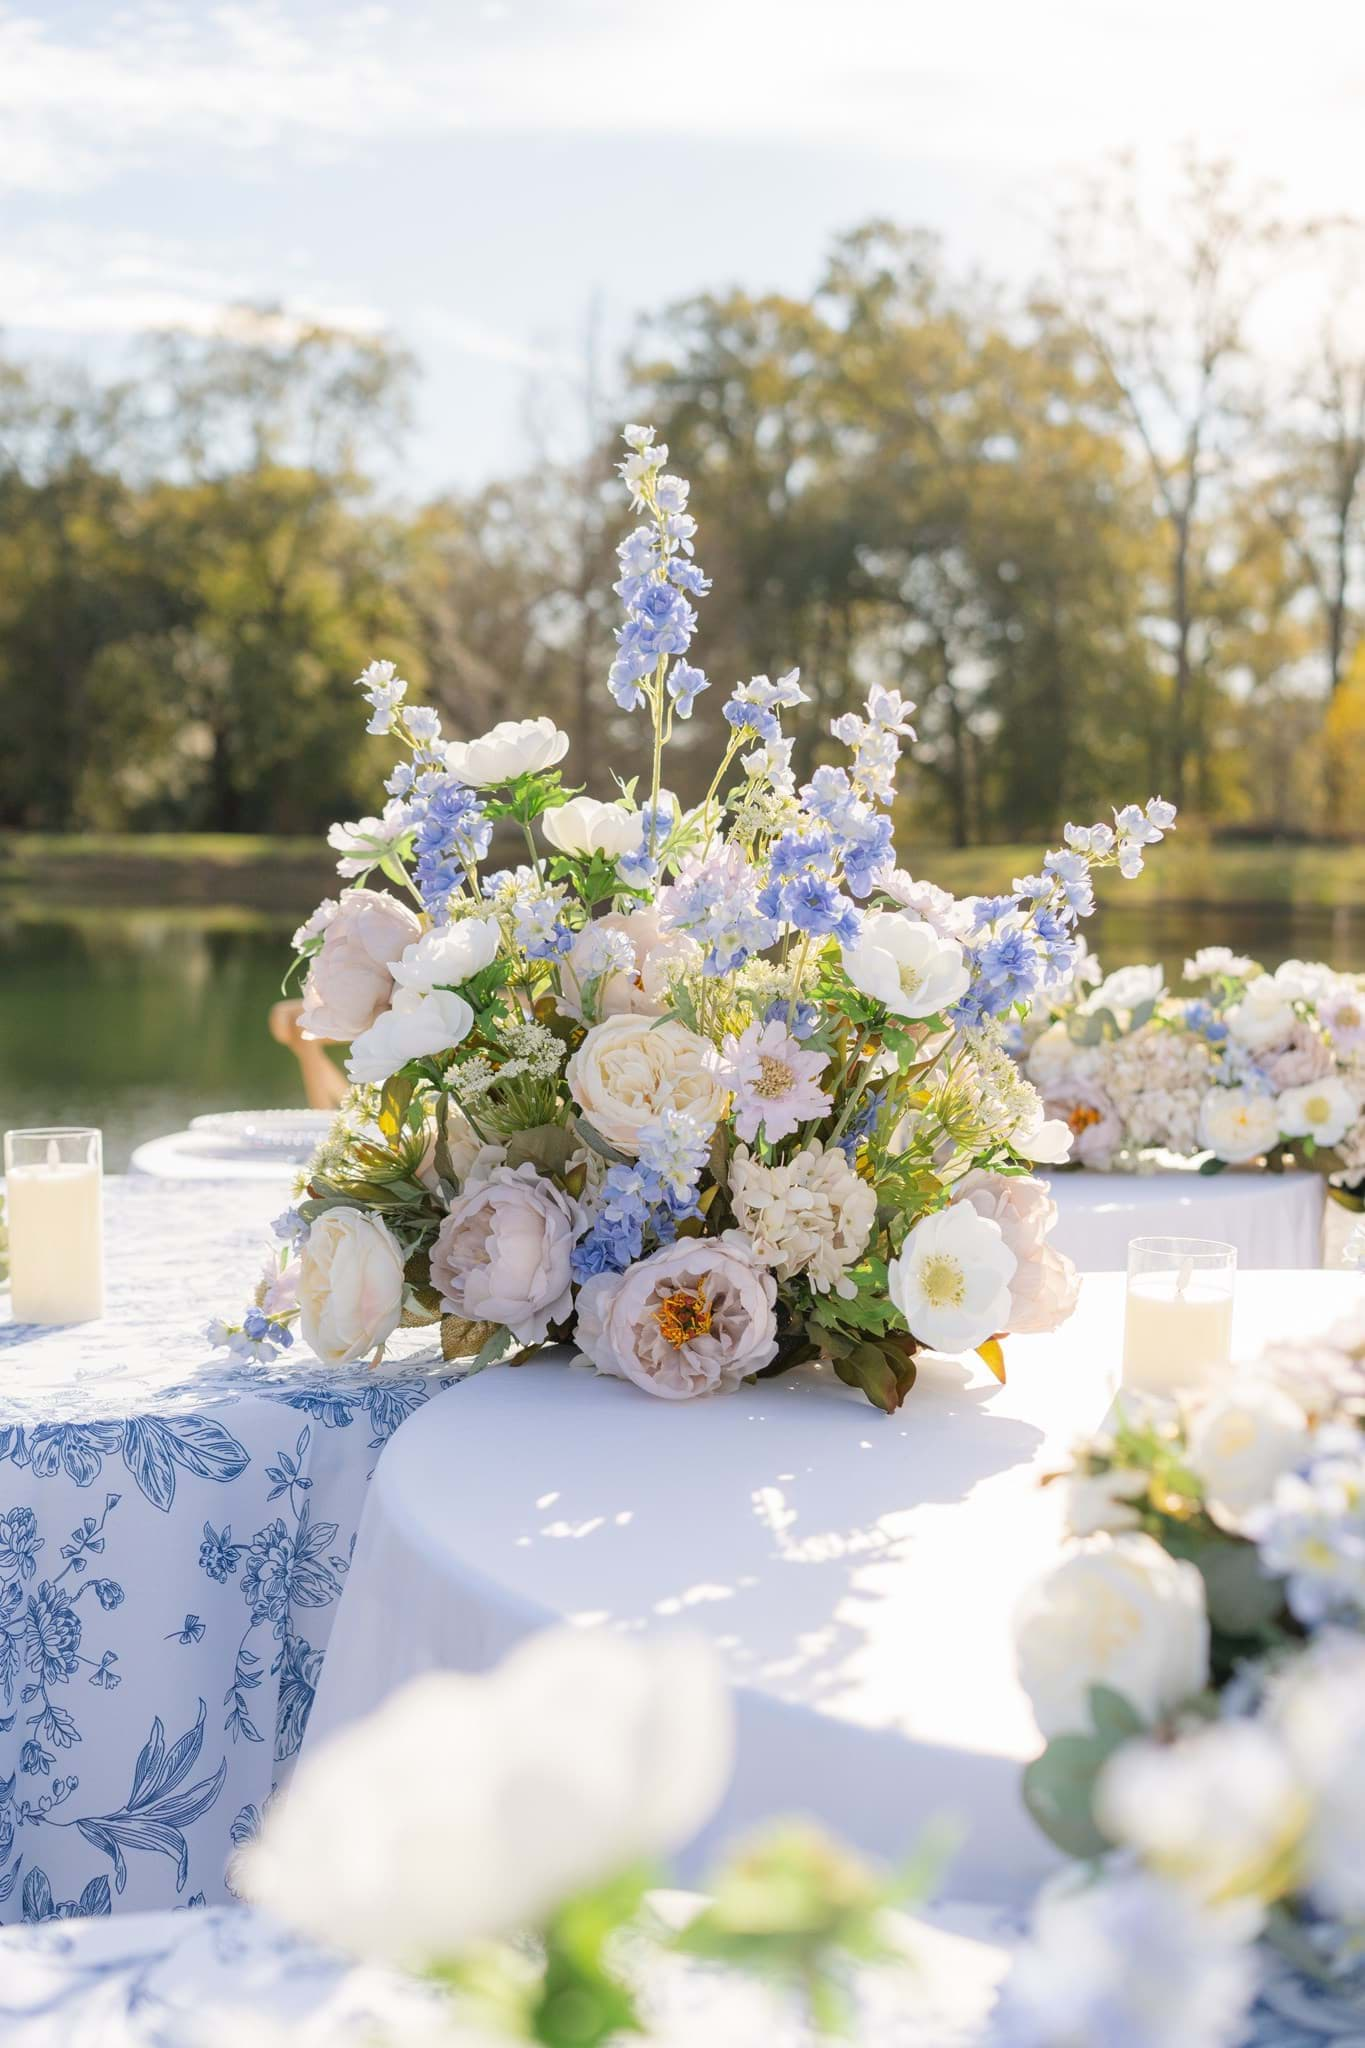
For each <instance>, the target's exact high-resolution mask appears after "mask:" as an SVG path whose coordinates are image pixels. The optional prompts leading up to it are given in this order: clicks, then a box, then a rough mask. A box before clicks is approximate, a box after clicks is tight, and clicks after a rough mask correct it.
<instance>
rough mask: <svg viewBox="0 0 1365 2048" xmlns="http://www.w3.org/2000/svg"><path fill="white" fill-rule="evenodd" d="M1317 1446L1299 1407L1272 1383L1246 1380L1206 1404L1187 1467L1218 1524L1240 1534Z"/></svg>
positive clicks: (1194, 1427) (1219, 1390)
mask: <svg viewBox="0 0 1365 2048" xmlns="http://www.w3.org/2000/svg"><path fill="white" fill-rule="evenodd" d="M1311 1441H1312V1430H1311V1429H1310V1427H1309V1423H1308V1417H1307V1416H1306V1415H1305V1414H1304V1412H1303V1409H1302V1408H1301V1407H1300V1406H1299V1404H1298V1402H1297V1401H1294V1400H1291V1399H1290V1397H1289V1395H1288V1394H1287V1393H1285V1392H1284V1391H1283V1389H1282V1388H1280V1387H1277V1386H1275V1385H1274V1383H1273V1382H1272V1381H1270V1380H1269V1379H1255V1378H1251V1377H1241V1376H1239V1377H1238V1378H1236V1379H1233V1380H1231V1381H1228V1382H1226V1383H1224V1384H1222V1385H1219V1386H1216V1387H1215V1388H1214V1390H1213V1392H1212V1393H1211V1394H1210V1395H1209V1396H1208V1397H1207V1399H1205V1400H1201V1401H1200V1403H1199V1405H1198V1407H1197V1409H1196V1410H1195V1412H1194V1415H1193V1417H1192V1419H1191V1421H1190V1424H1189V1428H1188V1431H1187V1435H1186V1451H1185V1462H1186V1464H1187V1465H1188V1466H1189V1468H1190V1470H1191V1471H1192V1472H1193V1473H1194V1475H1195V1477H1196V1478H1197V1479H1200V1480H1202V1482H1203V1485H1204V1489H1205V1498H1206V1503H1207V1506H1208V1509H1209V1512H1210V1514H1211V1515H1212V1516H1213V1519H1214V1520H1215V1521H1216V1522H1218V1523H1219V1524H1220V1525H1221V1526H1222V1527H1223V1528H1226V1529H1232V1530H1236V1529H1239V1528H1240V1526H1241V1518H1242V1516H1243V1515H1245V1514H1247V1513H1249V1511H1250V1510H1251V1509H1252V1508H1256V1507H1260V1506H1261V1505H1262V1503H1263V1502H1265V1501H1267V1500H1268V1499H1269V1498H1270V1495H1271V1494H1272V1493H1273V1492H1274V1490H1275V1482H1276V1480H1277V1479H1279V1477H1280V1475H1281V1473H1283V1472H1291V1471H1292V1470H1293V1469H1294V1467H1295V1466H1296V1465H1297V1464H1298V1463H1299V1462H1300V1460H1301V1458H1302V1457H1303V1455H1304V1453H1305V1451H1306V1450H1307V1449H1308V1446H1309V1444H1310V1442H1311Z"/></svg>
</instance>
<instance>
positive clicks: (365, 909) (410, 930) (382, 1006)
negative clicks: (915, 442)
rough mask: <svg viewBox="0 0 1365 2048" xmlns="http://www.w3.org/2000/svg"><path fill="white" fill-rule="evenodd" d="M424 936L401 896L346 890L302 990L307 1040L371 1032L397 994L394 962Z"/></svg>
mask: <svg viewBox="0 0 1365 2048" xmlns="http://www.w3.org/2000/svg"><path fill="white" fill-rule="evenodd" d="M324 907H325V906H324ZM310 924H311V920H310ZM309 929H310V927H309V925H305V926H304V927H303V930H304V932H308V931H309ZM421 932H422V927H421V925H420V924H419V923H418V921H417V919H416V918H415V917H414V916H413V913H412V912H411V911H410V910H409V909H408V908H407V906H406V905H405V904H402V903H400V902H399V901H398V899H397V897H395V896H386V895H384V893H383V892H382V890H379V889H348V890H347V891H346V893H345V894H344V895H343V896H342V897H341V898H340V900H339V902H338V903H337V905H336V907H335V909H334V910H333V911H332V914H331V916H330V917H329V918H328V919H327V921H326V924H325V925H324V927H323V931H322V951H321V952H320V953H317V954H315V955H314V958H313V960H312V963H311V965H310V966H309V969H308V979H307V980H306V981H305V982H304V985H303V1016H302V1018H301V1019H300V1022H299V1028H300V1030H301V1031H302V1032H303V1034H304V1036H305V1037H306V1038H325V1039H334V1040H340V1041H342V1042H345V1041H346V1040H347V1039H355V1038H359V1036H360V1034H361V1032H362V1031H368V1030H369V1028H370V1026H371V1025H372V1024H373V1023H374V1020H375V1018H376V1017H378V1016H379V1015H380V1014H381V1012H382V1011H384V1010H386V1009H387V1008H388V1005H389V1001H390V999H391V997H392V995H393V986H394V984H393V963H394V961H395V960H397V959H399V958H400V957H401V956H402V954H403V952H404V951H405V949H406V948H407V947H408V946H410V945H411V944H412V943H413V941H414V939H417V938H420V936H421Z"/></svg>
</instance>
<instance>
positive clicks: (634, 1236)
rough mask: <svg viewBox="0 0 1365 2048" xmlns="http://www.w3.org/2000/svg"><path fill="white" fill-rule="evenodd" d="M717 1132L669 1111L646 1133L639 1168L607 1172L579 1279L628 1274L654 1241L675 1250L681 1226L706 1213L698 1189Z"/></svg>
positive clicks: (576, 1266) (577, 1265)
mask: <svg viewBox="0 0 1365 2048" xmlns="http://www.w3.org/2000/svg"><path fill="white" fill-rule="evenodd" d="M711 1135H712V1133H711V1130H710V1129H709V1128H708V1127H707V1126H706V1125H705V1124H701V1123H698V1121H697V1119H696V1118H695V1117H693V1116H689V1115H688V1114H687V1112H686V1111H685V1110H675V1109H669V1110H664V1111H663V1112H662V1113H661V1114H660V1115H659V1116H657V1117H655V1118H653V1119H651V1121H650V1122H649V1123H647V1124H644V1125H643V1126H642V1127H641V1130H640V1133H639V1141H638V1142H639V1148H640V1149H639V1154H638V1156H637V1158H636V1160H635V1162H634V1164H633V1165H629V1166H627V1165H617V1166H612V1167H609V1168H608V1169H607V1175H606V1179H605V1180H604V1181H603V1183H602V1189H601V1193H600V1195H599V1198H598V1209H597V1214H596V1216H595V1217H594V1219H593V1224H592V1228H591V1229H590V1230H589V1231H588V1233H587V1235H586V1236H585V1237H582V1238H580V1239H579V1241H578V1244H577V1245H576V1246H575V1247H574V1252H573V1261H572V1263H573V1273H574V1278H575V1279H576V1280H579V1281H583V1280H587V1279H590V1278H591V1277H592V1276H593V1275H594V1274H595V1273H624V1272H625V1270H626V1268H627V1267H628V1266H631V1265H633V1264H634V1263H635V1261H636V1259H638V1258H639V1257H640V1256H641V1254H642V1252H643V1251H644V1248H645V1240H646V1238H647V1237H648V1236H650V1235H653V1237H654V1238H655V1239H656V1241H657V1242H658V1243H659V1244H671V1243H672V1242H673V1239H674V1238H675V1237H676V1236H677V1232H678V1225H679V1224H680V1223H681V1222H682V1221H683V1220H684V1219H685V1218H686V1217H688V1216H696V1215H698V1214H699V1213H700V1211H699V1209H698V1204H697V1183H698V1181H699V1180H700V1178H701V1172H702V1168H703V1167H704V1166H705V1164H706V1159H707V1155H708V1153H709V1151H710V1148H711Z"/></svg>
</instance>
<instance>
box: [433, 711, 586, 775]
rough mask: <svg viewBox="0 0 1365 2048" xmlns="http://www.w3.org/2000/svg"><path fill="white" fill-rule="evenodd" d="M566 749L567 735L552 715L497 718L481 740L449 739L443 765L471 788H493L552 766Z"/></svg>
mask: <svg viewBox="0 0 1365 2048" xmlns="http://www.w3.org/2000/svg"><path fill="white" fill-rule="evenodd" d="M568 751H569V735H568V734H567V733H566V732H561V731H560V730H559V728H558V726H557V725H556V724H555V722H554V720H553V719H552V718H501V719H499V720H498V723H497V724H496V725H495V726H494V727H493V728H492V730H491V731H489V732H486V733H484V735H483V737H482V738H481V739H477V740H451V741H449V742H448V744H447V746H446V766H447V768H448V769H449V770H450V772H451V774H452V775H455V776H458V777H459V779H460V781H461V782H464V783H468V785H469V787H470V788H471V789H495V788H501V786H502V785H503V784H504V783H506V782H515V781H516V779H517V777H518V776H519V775H529V774H531V773H532V771H534V770H538V769H542V768H553V767H554V765H555V763H556V761H562V760H563V759H564V756H565V755H566V754H567V753H568Z"/></svg>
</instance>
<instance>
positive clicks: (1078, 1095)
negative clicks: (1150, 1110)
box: [1043, 1079, 1123, 1173]
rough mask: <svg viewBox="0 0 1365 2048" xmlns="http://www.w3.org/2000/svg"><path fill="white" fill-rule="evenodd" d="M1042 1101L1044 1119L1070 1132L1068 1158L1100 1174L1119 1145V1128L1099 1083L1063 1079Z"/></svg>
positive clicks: (1112, 1107) (1116, 1118)
mask: <svg viewBox="0 0 1365 2048" xmlns="http://www.w3.org/2000/svg"><path fill="white" fill-rule="evenodd" d="M1043 1100H1044V1108H1045V1110H1046V1112H1047V1115H1048V1117H1049V1118H1050V1119H1053V1120H1055V1121H1056V1122H1058V1123H1062V1124H1065V1125H1066V1128H1067V1129H1068V1130H1069V1131H1070V1133H1071V1144H1072V1157H1073V1158H1076V1159H1079V1160H1080V1162H1081V1165H1082V1166H1089V1167H1093V1168H1094V1169H1095V1170H1096V1171H1097V1172H1100V1173H1102V1172H1103V1171H1104V1170H1105V1168H1106V1167H1107V1166H1108V1165H1109V1162H1110V1160H1111V1159H1112V1158H1113V1156H1114V1154H1115V1153H1116V1152H1117V1151H1118V1148H1119V1146H1120V1145H1121V1144H1122V1143H1123V1125H1122V1124H1121V1123H1120V1122H1119V1117H1118V1111H1117V1110H1116V1109H1115V1108H1114V1105H1113V1103H1112V1102H1111V1101H1110V1100H1109V1097H1108V1096H1107V1095H1106V1094H1105V1092H1104V1090H1103V1088H1101V1087H1100V1085H1099V1083H1098V1082H1097V1081H1083V1080H1079V1079H1069V1080H1065V1079H1064V1080H1061V1081H1058V1082H1057V1083H1056V1084H1055V1087H1054V1089H1052V1090H1050V1091H1049V1092H1048V1093H1047V1094H1045V1096H1044V1099H1043Z"/></svg>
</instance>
